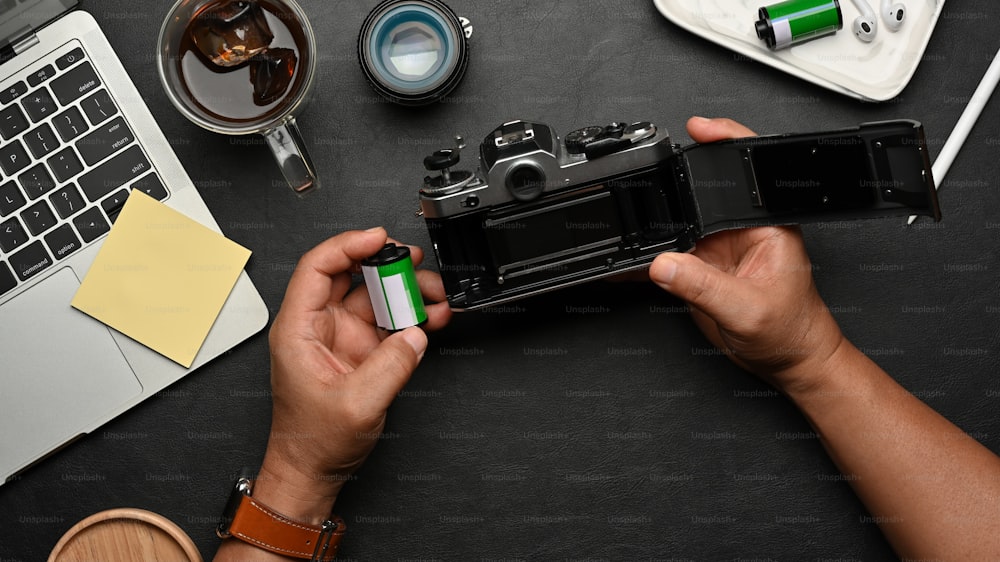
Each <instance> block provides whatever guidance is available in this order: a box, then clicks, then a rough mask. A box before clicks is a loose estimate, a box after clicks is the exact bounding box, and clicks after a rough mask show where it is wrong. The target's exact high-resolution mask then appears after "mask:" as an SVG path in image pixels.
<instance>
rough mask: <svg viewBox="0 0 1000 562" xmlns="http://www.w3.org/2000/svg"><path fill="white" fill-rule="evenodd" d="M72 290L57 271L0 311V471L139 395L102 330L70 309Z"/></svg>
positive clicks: (67, 273) (73, 281)
mask: <svg viewBox="0 0 1000 562" xmlns="http://www.w3.org/2000/svg"><path fill="white" fill-rule="evenodd" d="M79 286H80V281H79V279H77V277H76V275H75V274H74V273H73V271H72V270H71V269H69V268H64V269H62V270H61V271H59V272H57V273H56V274H54V275H53V276H52V277H50V278H48V279H46V280H45V281H42V282H41V283H40V284H39V285H37V286H36V287H33V288H32V289H31V290H29V291H27V292H26V293H24V294H22V295H19V296H18V297H16V298H14V299H13V300H11V301H10V302H8V303H5V304H4V305H3V306H2V307H0V332H2V334H3V335H2V337H0V358H3V360H2V361H3V365H2V367H0V370H2V371H3V385H2V387H0V458H3V459H4V464H5V465H6V464H7V463H10V462H13V463H16V466H21V465H23V464H24V463H26V462H27V461H31V460H34V459H35V458H36V457H37V456H38V455H39V454H40V453H42V452H45V451H48V450H49V449H52V448H54V447H55V446H57V445H61V444H62V443H63V442H65V441H66V440H67V439H70V438H72V437H75V436H76V435H77V434H79V433H81V432H83V431H89V430H91V429H93V427H94V425H95V422H103V421H107V419H105V418H110V414H112V413H113V410H115V409H116V408H117V407H119V406H121V405H122V404H124V403H125V402H126V401H128V400H129V399H131V398H133V397H135V396H136V395H138V394H139V393H140V392H141V391H142V386H141V385H140V384H139V381H138V379H136V377H135V374H134V373H133V372H132V369H131V368H130V367H129V365H128V363H127V362H126V361H125V357H124V356H123V355H122V352H121V350H120V349H119V348H118V345H117V344H116V343H115V341H114V339H113V338H112V336H111V333H110V332H109V331H108V328H107V327H106V326H104V324H101V323H100V322H97V321H96V320H94V319H93V318H91V317H89V316H87V315H86V314H84V313H82V312H80V311H78V310H76V309H74V308H71V307H70V304H69V303H70V301H71V300H72V299H73V295H74V294H75V293H76V290H77V288H78V287H79ZM4 468H7V469H9V468H11V467H10V466H5V467H4Z"/></svg>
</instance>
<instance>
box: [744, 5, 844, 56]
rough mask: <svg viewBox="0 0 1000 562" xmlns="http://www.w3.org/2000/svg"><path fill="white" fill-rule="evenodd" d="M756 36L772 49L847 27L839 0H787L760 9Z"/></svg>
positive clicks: (823, 35)
mask: <svg viewBox="0 0 1000 562" xmlns="http://www.w3.org/2000/svg"><path fill="white" fill-rule="evenodd" d="M757 15H758V17H759V19H758V20H757V23H756V24H755V27H756V30H757V37H759V38H760V39H761V40H763V41H764V42H765V43H767V46H768V48H770V49H771V50H772V51H776V50H778V49H784V48H786V47H790V46H792V45H796V44H798V43H802V42H804V41H809V40H811V39H817V38H819V37H825V36H827V35H832V34H834V33H836V32H837V31H839V30H841V29H842V28H843V27H844V13H843V12H841V10H840V2H839V1H838V0H788V1H787V2H779V3H778V4H774V5H771V6H765V7H763V8H760V9H759V10H758V11H757Z"/></svg>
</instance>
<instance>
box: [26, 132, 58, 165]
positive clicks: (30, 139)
mask: <svg viewBox="0 0 1000 562" xmlns="http://www.w3.org/2000/svg"><path fill="white" fill-rule="evenodd" d="M24 142H25V143H26V144H27V145H28V149H29V150H31V153H32V154H34V155H35V158H41V157H43V156H45V155H46V154H48V153H50V152H52V151H53V150H55V149H57V148H59V140H58V139H56V134H55V133H53V132H52V127H49V125H48V124H47V123H42V124H41V126H39V127H35V129H34V130H32V131H31V132H29V133H28V134H26V135H24Z"/></svg>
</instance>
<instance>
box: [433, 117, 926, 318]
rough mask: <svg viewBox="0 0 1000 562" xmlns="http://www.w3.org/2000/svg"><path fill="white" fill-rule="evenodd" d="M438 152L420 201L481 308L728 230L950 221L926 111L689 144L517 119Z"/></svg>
mask: <svg viewBox="0 0 1000 562" xmlns="http://www.w3.org/2000/svg"><path fill="white" fill-rule="evenodd" d="M457 140H458V145H457V147H456V148H452V149H445V150H439V151H437V152H435V153H434V154H432V155H431V156H428V157H427V158H426V159H425V160H424V166H425V167H426V168H427V169H428V170H429V171H431V172H432V175H430V176H428V177H426V178H425V179H424V185H423V188H422V189H421V190H420V206H421V211H422V214H423V216H424V218H425V220H426V223H427V228H428V232H429V234H430V238H431V241H432V243H433V246H434V251H435V253H436V255H437V259H438V265H439V268H440V272H441V276H442V278H443V280H444V286H445V289H446V292H447V295H448V302H449V304H450V305H451V307H452V308H453V309H455V310H475V309H479V308H484V307H489V306H495V305H497V304H501V303H504V302H509V301H512V300H516V299H520V298H523V297H527V296H530V295H535V294H538V293H542V292H545V291H550V290H553V289H557V288H560V287H565V286H569V285H574V284H577V283H583V282H585V281H590V280H594V279H599V278H602V277H607V276H610V275H615V274H618V273H622V272H625V271H630V270H635V269H641V268H644V267H648V266H649V264H650V263H651V262H652V261H653V259H654V258H655V257H656V256H657V255H658V254H660V253H662V252H688V251H691V250H692V249H694V247H695V244H696V243H697V241H698V240H699V239H701V238H702V237H704V236H708V235H709V234H713V233H715V232H719V231H721V230H726V229H732V228H744V227H751V226H762V225H784V224H798V223H805V222H823V221H832V220H850V219H864V218H873V217H885V216H896V215H925V216H930V217H933V218H934V219H935V220H940V219H941V213H940V209H939V207H938V201H937V194H936V191H935V187H934V179H933V177H932V175H931V165H930V160H929V158H928V154H927V150H926V143H925V140H924V132H923V127H922V126H921V125H920V123H917V122H916V121H907V120H901V121H886V122H878V123H867V124H863V125H860V126H859V127H856V128H852V129H843V130H838V131H830V132H821V133H813V134H785V135H773V136H764V137H753V138H745V139H737V140H727V141H720V142H715V143H707V144H694V145H690V146H687V147H681V146H679V145H676V144H672V143H671V142H670V137H669V136H668V135H667V133H666V131H664V130H662V129H659V128H657V127H656V126H655V125H653V124H652V123H649V122H639V123H633V124H631V125H626V124H623V123H612V124H611V125H608V126H595V127H585V128H583V129H579V130H576V131H573V132H571V133H569V134H568V135H566V136H565V138H564V139H562V140H560V139H559V137H558V136H556V133H555V132H554V131H553V130H552V129H551V128H550V127H549V126H547V125H544V124H542V123H533V122H528V121H512V122H510V123H505V124H503V125H501V126H500V127H498V128H497V129H496V130H494V131H493V132H491V133H490V134H489V135H487V137H486V139H485V140H484V141H483V143H482V144H481V145H480V147H479V160H480V168H479V169H478V170H477V171H475V172H469V171H465V170H455V169H453V168H454V167H455V166H456V165H458V163H459V158H460V151H461V149H462V148H463V146H464V145H463V143H462V140H461V138H460V137H458V138H457Z"/></svg>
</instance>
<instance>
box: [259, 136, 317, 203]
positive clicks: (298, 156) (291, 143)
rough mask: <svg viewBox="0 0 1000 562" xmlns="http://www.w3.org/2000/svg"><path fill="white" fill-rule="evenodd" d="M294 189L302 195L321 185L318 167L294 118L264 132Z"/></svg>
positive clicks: (272, 151)
mask: <svg viewBox="0 0 1000 562" xmlns="http://www.w3.org/2000/svg"><path fill="white" fill-rule="evenodd" d="M262 134H263V135H264V138H265V139H267V145H268V147H270V149H271V153H272V154H274V159H275V160H277V162H278V167H280V168H281V173H282V174H284V176H285V180H287V181H288V186H289V187H291V188H292V191H294V192H295V193H297V194H299V195H302V194H305V193H306V192H309V191H312V190H313V189H316V188H317V187H318V186H319V180H318V179H316V169H315V168H314V167H313V163H312V159H311V158H310V157H309V153H308V152H307V151H306V147H305V143H304V142H303V141H302V134H301V133H299V127H298V125H296V124H295V119H294V118H289V119H287V120H285V121H284V122H283V123H282V124H280V125H278V126H277V127H274V128H272V129H268V130H267V131H264V132H263V133H262Z"/></svg>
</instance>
